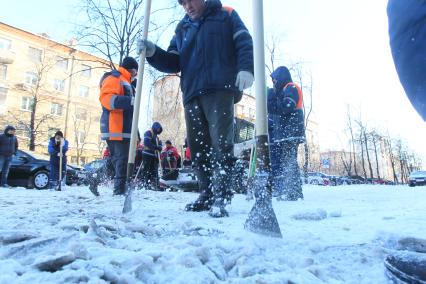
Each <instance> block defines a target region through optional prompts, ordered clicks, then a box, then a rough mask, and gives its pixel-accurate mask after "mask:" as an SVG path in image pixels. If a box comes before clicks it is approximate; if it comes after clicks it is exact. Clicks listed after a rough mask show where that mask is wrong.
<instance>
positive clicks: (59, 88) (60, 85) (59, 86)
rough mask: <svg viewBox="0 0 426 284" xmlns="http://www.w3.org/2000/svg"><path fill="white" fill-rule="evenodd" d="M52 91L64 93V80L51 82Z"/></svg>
mask: <svg viewBox="0 0 426 284" xmlns="http://www.w3.org/2000/svg"><path fill="white" fill-rule="evenodd" d="M53 89H55V91H58V92H62V93H63V92H64V91H65V80H60V79H55V80H54V81H53Z"/></svg>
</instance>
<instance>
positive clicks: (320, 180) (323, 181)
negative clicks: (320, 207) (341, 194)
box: [308, 172, 330, 185]
mask: <svg viewBox="0 0 426 284" xmlns="http://www.w3.org/2000/svg"><path fill="white" fill-rule="evenodd" d="M308 183H309V184H313V185H330V179H329V178H328V177H327V175H325V174H323V173H319V172H309V173H308Z"/></svg>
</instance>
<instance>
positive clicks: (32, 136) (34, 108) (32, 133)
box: [28, 98, 37, 151]
mask: <svg viewBox="0 0 426 284" xmlns="http://www.w3.org/2000/svg"><path fill="white" fill-rule="evenodd" d="M36 111H37V99H36V98H34V100H33V105H32V106H31V118H30V127H29V131H30V143H29V144H28V149H29V150H30V151H35V139H36V135H35V120H36V119H35V117H36Z"/></svg>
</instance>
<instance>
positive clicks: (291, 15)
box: [0, 0, 426, 161]
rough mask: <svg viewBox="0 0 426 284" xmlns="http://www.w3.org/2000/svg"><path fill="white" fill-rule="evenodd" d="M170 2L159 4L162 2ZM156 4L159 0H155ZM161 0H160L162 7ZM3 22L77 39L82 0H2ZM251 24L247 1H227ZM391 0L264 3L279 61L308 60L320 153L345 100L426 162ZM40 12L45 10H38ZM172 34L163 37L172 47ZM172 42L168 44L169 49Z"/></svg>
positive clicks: (340, 140)
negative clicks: (395, 58) (404, 83)
mask: <svg viewBox="0 0 426 284" xmlns="http://www.w3.org/2000/svg"><path fill="white" fill-rule="evenodd" d="M163 1H164V0H162V1H160V2H161V3H164V2H163ZM154 2H156V1H154ZM160 2H157V3H155V4H156V5H161V4H160ZM0 3H1V4H0V6H1V7H2V8H1V9H0V20H1V21H3V22H6V23H8V24H11V25H13V26H17V27H19V28H23V29H26V30H29V31H32V32H35V33H38V32H47V33H48V34H50V35H51V37H52V38H53V39H57V40H59V41H63V40H65V39H68V38H70V37H71V36H72V26H71V25H70V24H69V23H70V22H73V21H74V19H73V17H75V13H74V14H73V11H75V9H73V8H72V7H73V5H75V4H76V3H78V1H76V0H74V1H70V0H61V1H58V0H56V1H51V0H44V1H43V0H41V1H7V2H6V1H5V0H0ZM223 3H224V4H226V5H229V6H232V7H234V8H235V9H236V10H237V11H238V13H239V14H240V16H241V18H242V19H243V20H244V21H245V23H246V25H247V26H248V28H249V29H251V28H252V9H251V1H249V0H228V1H223ZM386 3H387V1H386V0H374V1H371V0H344V1H342V0H321V1H318V0H298V1H284V0H266V1H264V5H265V7H264V9H265V27H266V30H267V34H275V35H279V36H280V37H281V38H282V41H281V45H280V56H279V58H280V61H279V63H280V64H289V63H291V62H297V61H303V62H307V63H308V65H309V67H310V68H311V69H312V73H313V79H314V108H315V118H316V120H317V121H318V122H319V123H320V125H321V133H320V141H321V147H322V150H327V149H328V148H330V149H332V148H334V149H341V148H342V147H343V146H344V144H345V143H344V142H345V136H344V135H343V129H344V127H345V126H344V123H345V117H346V105H348V104H349V105H351V107H352V108H353V109H354V111H355V112H357V113H361V115H362V117H363V119H364V120H366V121H368V125H369V126H374V127H377V128H379V129H382V130H383V131H387V130H389V132H390V133H391V134H392V135H393V136H400V137H401V138H403V139H404V140H406V141H407V143H408V145H409V146H410V147H412V148H413V149H414V150H415V151H416V152H418V153H419V154H420V155H421V156H422V158H423V160H424V161H426V150H425V149H424V146H423V145H424V141H425V140H426V124H425V123H424V122H423V121H422V120H421V118H420V117H419V116H418V115H417V114H416V113H415V111H414V110H413V109H412V107H411V105H410V103H409V101H408V100H407V98H406V96H405V94H404V92H403V89H402V87H401V86H400V84H399V80H398V78H397V75H396V72H395V69H394V66H393V62H392V57H391V54H390V49H389V44H388V35H387V18H386ZM34 11H41V12H37V13H34ZM170 37H171V33H170V34H165V35H164V38H163V39H162V40H161V41H160V42H161V43H162V44H164V45H166V44H167V42H168V41H169V39H170ZM163 47H166V46H163Z"/></svg>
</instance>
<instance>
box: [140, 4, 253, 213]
mask: <svg viewBox="0 0 426 284" xmlns="http://www.w3.org/2000/svg"><path fill="white" fill-rule="evenodd" d="M179 4H181V5H182V7H183V8H184V10H185V12H186V15H185V17H184V18H183V19H182V20H181V21H180V22H179V24H178V25H177V27H176V30H175V35H174V36H173V38H172V40H171V42H170V45H169V47H168V49H167V51H165V50H163V49H161V48H160V47H158V46H156V45H154V44H153V43H152V42H150V41H139V42H138V44H139V47H138V51H139V52H140V51H142V50H143V49H145V50H146V55H147V60H148V62H149V63H150V64H151V65H152V66H153V67H154V68H156V69H158V70H159V71H162V72H166V73H179V72H180V73H181V89H182V93H183V104H184V107H185V120H186V129H187V137H188V144H189V147H190V149H191V157H192V160H193V165H194V168H195V170H196V172H197V178H198V181H199V187H200V195H199V197H198V199H197V200H196V201H194V202H193V203H190V204H188V205H187V206H186V208H185V209H186V210H188V211H205V210H210V213H209V214H210V215H211V216H212V217H224V216H227V215H228V212H227V211H226V210H225V206H226V204H227V203H228V202H230V199H231V195H232V194H230V191H231V189H230V188H229V184H230V172H231V170H232V167H233V159H232V158H233V149H234V143H233V136H234V135H233V133H234V129H233V127H234V126H233V120H234V103H237V102H238V101H239V100H240V99H241V96H242V91H243V90H244V89H246V88H249V87H250V86H251V85H252V84H253V80H254V78H253V42H252V38H251V36H250V34H249V32H248V30H247V28H246V27H245V25H244V23H243V22H242V21H241V19H240V17H239V16H238V14H237V12H236V11H235V10H233V9H232V8H227V7H223V6H222V3H221V2H220V1H219V0H208V1H205V0H179Z"/></svg>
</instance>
